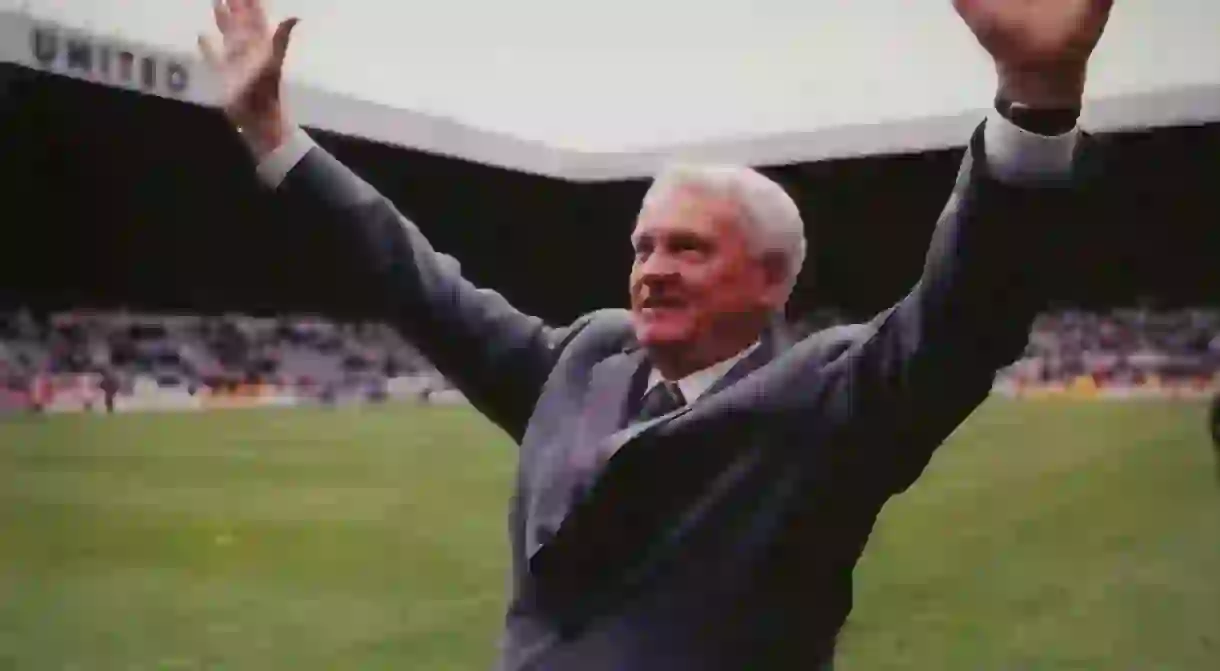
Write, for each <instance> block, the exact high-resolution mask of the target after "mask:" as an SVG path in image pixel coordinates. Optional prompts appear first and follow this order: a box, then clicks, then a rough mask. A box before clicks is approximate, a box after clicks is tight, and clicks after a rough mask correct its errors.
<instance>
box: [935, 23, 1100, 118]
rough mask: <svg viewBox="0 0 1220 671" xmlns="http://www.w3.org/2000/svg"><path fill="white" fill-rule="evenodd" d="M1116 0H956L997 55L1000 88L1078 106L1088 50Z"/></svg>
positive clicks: (1048, 104) (1027, 99) (1020, 97)
mask: <svg viewBox="0 0 1220 671" xmlns="http://www.w3.org/2000/svg"><path fill="white" fill-rule="evenodd" d="M1113 5H1114V0H953V6H954V8H955V9H957V13H958V14H959V15H961V17H962V19H964V20H965V21H966V25H968V26H970V30H971V31H973V32H974V35H975V37H977V38H978V41H979V44H981V45H982V46H983V48H984V49H986V50H987V52H988V53H990V54H991V57H992V58H993V59H994V60H995V65H996V73H997V74H998V76H999V79H1000V93H1001V94H1002V95H1003V96H1004V97H1006V98H1008V99H1009V100H1012V101H1013V102H1018V103H1022V104H1025V105H1028V106H1031V107H1042V108H1066V107H1079V106H1080V104H1081V100H1082V98H1083V96H1084V83H1085V75H1086V73H1087V70H1088V64H1089V56H1091V55H1092V53H1093V49H1094V48H1095V47H1096V46H1097V43H1098V41H1099V40H1100V39H1101V34H1102V32H1103V31H1104V30H1105V26H1106V22H1107V21H1108V20H1109V17H1110V9H1111V7H1113Z"/></svg>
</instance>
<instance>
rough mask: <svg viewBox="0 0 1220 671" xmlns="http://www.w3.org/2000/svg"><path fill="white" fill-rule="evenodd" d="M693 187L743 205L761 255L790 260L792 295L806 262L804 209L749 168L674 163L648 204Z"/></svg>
mask: <svg viewBox="0 0 1220 671" xmlns="http://www.w3.org/2000/svg"><path fill="white" fill-rule="evenodd" d="M683 189H690V190H694V191H696V192H698V193H701V194H705V195H707V196H710V197H712V198H723V199H726V200H729V201H731V202H733V203H735V204H736V205H737V206H738V207H740V208H741V211H742V213H743V215H744V216H743V217H742V221H741V223H742V232H743V233H744V234H745V236H746V239H747V240H748V241H749V243H748V244H750V246H751V248H752V249H751V251H752V252H753V253H754V254H756V255H760V256H761V255H767V254H777V255H779V256H780V257H781V258H782V259H783V261H784V273H785V277H784V280H785V284H786V286H785V295H786V296H787V295H790V294H791V293H792V289H793V287H794V286H795V285H796V278H797V276H798V275H799V274H800V272H801V268H802V267H803V266H804V264H805V253H806V241H805V224H804V222H803V221H802V220H801V212H800V209H799V208H798V207H797V206H796V202H795V201H793V200H792V197H791V196H789V195H788V193H787V192H786V191H784V188H783V187H782V186H780V185H779V184H777V183H775V182H774V181H772V180H771V179H769V178H767V177H766V176H764V175H763V174H762V173H760V172H758V171H756V170H752V169H750V168H747V167H744V166H734V165H696V164H674V165H670V166H668V167H666V168H664V169H662V170H661V171H660V172H659V173H658V174H657V176H656V177H654V178H653V182H652V186H651V187H649V189H648V192H647V193H645V194H644V204H643V207H645V208H647V207H649V205H651V204H654V203H656V202H659V201H660V200H662V199H664V198H666V197H668V196H670V195H671V194H672V193H673V192H674V191H678V190H683Z"/></svg>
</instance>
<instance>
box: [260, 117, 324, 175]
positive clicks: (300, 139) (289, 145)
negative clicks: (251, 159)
mask: <svg viewBox="0 0 1220 671" xmlns="http://www.w3.org/2000/svg"><path fill="white" fill-rule="evenodd" d="M316 146H317V145H316V144H315V143H314V141H313V138H311V137H309V134H308V133H306V132H305V130H304V129H302V128H296V129H294V130H293V131H292V133H291V134H289V136H288V139H287V140H286V141H285V142H284V144H282V145H280V146H279V147H278V148H277V149H276V150H275V151H273V152H271V153H270V154H269V155H268V156H267V157H266V158H264V159H263V160H262V162H260V163H259V164H258V177H259V179H261V180H263V182H264V183H265V184H266V185H267V186H269V187H271V188H273V189H274V188H278V187H279V185H280V184H281V183H283V181H284V178H286V177H288V173H289V172H291V171H292V169H293V168H295V167H296V165H297V164H298V163H300V162H301V159H303V158H305V155H306V154H308V153H309V151H310V150H311V149H313V148H314V147H316Z"/></svg>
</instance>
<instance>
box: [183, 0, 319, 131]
mask: <svg viewBox="0 0 1220 671" xmlns="http://www.w3.org/2000/svg"><path fill="white" fill-rule="evenodd" d="M212 9H213V11H214V13H215V16H216V27H217V28H218V29H219V30H220V34H221V38H222V45H223V47H222V48H221V49H219V50H217V49H216V47H215V46H213V44H212V43H211V41H210V40H209V39H208V38H207V37H204V36H200V38H199V48H200V51H202V52H203V58H204V61H205V62H206V63H207V65H208V67H210V68H211V69H212V70H213V72H214V73H215V74H216V75H217V78H218V80H219V82H220V88H221V93H220V95H221V99H220V103H221V105H222V106H223V108H224V110H225V113H226V114H227V115H228V116H229V118H230V120H231V121H232V122H233V123H234V124H236V125H237V126H239V127H254V126H259V125H260V124H266V123H271V122H274V121H275V120H276V119H278V117H279V115H280V80H281V78H282V73H283V69H284V56H285V54H287V53H288V40H289V37H290V36H291V34H292V29H293V27H294V26H295V25H296V23H297V20H296V19H287V20H285V21H282V22H281V23H279V24H278V25H277V26H276V28H275V30H274V31H273V30H271V28H270V25H269V24H268V22H267V14H266V12H265V11H264V10H263V3H262V0H213V7H212Z"/></svg>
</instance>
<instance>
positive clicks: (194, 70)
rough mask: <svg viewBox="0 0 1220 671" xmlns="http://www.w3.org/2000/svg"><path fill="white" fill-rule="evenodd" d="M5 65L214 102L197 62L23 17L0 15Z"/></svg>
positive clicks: (9, 13)
mask: <svg viewBox="0 0 1220 671" xmlns="http://www.w3.org/2000/svg"><path fill="white" fill-rule="evenodd" d="M0 61H5V62H8V63H15V64H17V65H22V66H25V67H28V68H32V69H35V70H40V71H43V72H50V73H54V74H59V75H64V76H67V77H72V78H74V79H82V80H85V81H89V82H94V83H97V84H103V85H106V86H114V87H119V88H125V89H128V90H132V91H137V92H139V93H145V94H149V95H154V96H158V97H161V98H169V99H173V100H181V101H185V102H190V103H194V104H198V105H206V104H208V101H209V100H211V99H212V98H213V97H214V96H211V95H210V94H209V91H207V90H205V89H206V88H207V86H206V85H205V84H204V81H203V80H204V78H203V77H201V76H200V74H201V73H200V70H201V69H202V68H200V67H198V65H199V63H198V61H197V60H195V59H194V58H188V57H183V56H182V55H180V54H173V53H169V52H167V51H165V50H164V49H158V48H155V47H151V46H149V45H142V44H137V43H134V42H131V41H127V40H122V39H118V38H115V37H112V36H103V35H97V34H92V33H90V32H88V31H84V30H80V29H76V28H70V27H66V26H63V25H60V24H57V23H55V22H51V21H46V20H42V19H37V18H34V17H31V16H27V15H25V14H22V13H19V12H13V11H0Z"/></svg>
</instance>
